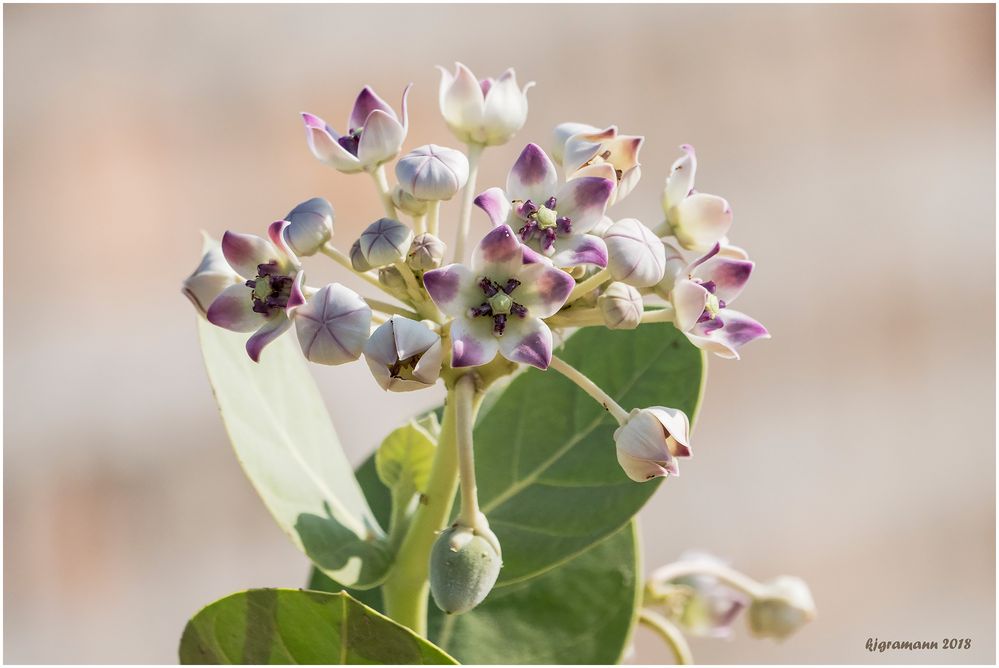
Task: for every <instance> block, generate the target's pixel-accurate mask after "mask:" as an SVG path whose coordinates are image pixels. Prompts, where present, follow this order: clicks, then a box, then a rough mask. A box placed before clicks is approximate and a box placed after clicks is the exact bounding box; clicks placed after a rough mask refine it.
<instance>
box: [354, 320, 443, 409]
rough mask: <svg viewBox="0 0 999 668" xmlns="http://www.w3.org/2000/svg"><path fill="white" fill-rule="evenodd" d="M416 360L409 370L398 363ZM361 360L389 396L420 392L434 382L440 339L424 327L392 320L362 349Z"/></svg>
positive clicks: (439, 351)
mask: <svg viewBox="0 0 999 668" xmlns="http://www.w3.org/2000/svg"><path fill="white" fill-rule="evenodd" d="M416 356H419V358H418V359H417V361H416V364H415V365H414V366H413V367H412V368H411V369H409V370H404V369H400V368H399V367H398V366H397V365H398V364H399V362H402V361H405V360H409V359H410V358H413V357H416ZM364 358H365V360H366V361H367V363H368V366H369V367H370V368H371V372H372V373H373V374H374V376H375V380H376V381H377V382H378V384H379V385H381V386H382V388H384V389H386V390H390V391H392V392H409V391H412V390H419V389H422V388H425V387H428V386H430V385H433V384H434V383H435V382H437V378H438V377H439V376H440V370H441V362H442V360H443V350H442V347H441V338H440V336H438V335H437V334H436V333H435V332H432V331H431V330H430V329H429V328H428V327H427V326H426V325H424V324H422V323H419V322H415V321H413V320H409V319H408V318H403V317H402V316H398V315H395V316H392V317H391V318H390V319H389V320H388V321H387V322H385V323H383V324H382V325H380V326H379V327H378V328H377V329H376V330H375V331H374V332H373V333H372V334H371V338H369V339H368V342H367V343H366V344H365V345H364Z"/></svg>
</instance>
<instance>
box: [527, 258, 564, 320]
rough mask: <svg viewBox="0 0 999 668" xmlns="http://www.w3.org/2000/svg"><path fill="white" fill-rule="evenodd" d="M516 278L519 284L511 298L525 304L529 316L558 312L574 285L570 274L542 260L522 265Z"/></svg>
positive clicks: (543, 315) (544, 315) (536, 316)
mask: <svg viewBox="0 0 999 668" xmlns="http://www.w3.org/2000/svg"><path fill="white" fill-rule="evenodd" d="M517 279H518V280H519V281H520V286H519V287H518V288H517V289H516V291H515V292H514V293H513V295H512V296H513V300H514V301H515V302H517V303H518V304H521V305H523V306H526V307H527V313H528V315H529V316H530V317H531V318H547V317H549V316H553V315H555V314H556V313H558V310H559V309H560V308H562V305H563V304H565V300H566V299H568V298H569V295H570V294H571V293H572V289H573V288H574V287H576V281H575V280H574V279H573V278H572V276H570V275H569V274H567V273H565V272H564V271H562V270H561V269H557V268H555V267H553V266H552V265H550V264H548V263H542V262H538V263H534V264H528V265H524V267H523V268H522V269H521V270H520V274H519V275H518V276H517Z"/></svg>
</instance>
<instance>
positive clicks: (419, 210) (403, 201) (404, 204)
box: [392, 186, 429, 216]
mask: <svg viewBox="0 0 999 668" xmlns="http://www.w3.org/2000/svg"><path fill="white" fill-rule="evenodd" d="M392 203H393V204H394V205H395V208H397V209H399V210H400V211H402V212H403V213H408V214H409V215H410V216H422V215H423V214H425V213H426V212H427V207H428V206H429V205H428V204H427V202H425V201H423V200H422V199H416V198H415V197H413V196H412V195H410V194H409V193H408V192H406V191H405V190H403V189H402V188H400V187H399V186H396V187H395V188H392Z"/></svg>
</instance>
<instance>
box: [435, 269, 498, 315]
mask: <svg viewBox="0 0 999 668" xmlns="http://www.w3.org/2000/svg"><path fill="white" fill-rule="evenodd" d="M477 283H478V276H476V275H475V274H474V273H472V270H471V269H469V268H468V267H466V266H465V265H463V264H449V265H447V266H445V267H441V268H440V269H432V270H430V271H428V272H425V273H424V274H423V285H424V287H426V289H427V293H428V294H429V295H430V298H431V299H432V300H433V301H434V303H435V304H437V307H438V308H439V309H440V310H441V311H443V312H444V315H448V316H451V317H452V318H459V317H463V316H464V315H465V314H466V313H467V312H468V309H469V308H471V307H472V306H478V303H477V302H476V300H479V302H481V301H483V300H484V295H483V294H482V290H481V289H480V288H479V287H478V285H476V284H477Z"/></svg>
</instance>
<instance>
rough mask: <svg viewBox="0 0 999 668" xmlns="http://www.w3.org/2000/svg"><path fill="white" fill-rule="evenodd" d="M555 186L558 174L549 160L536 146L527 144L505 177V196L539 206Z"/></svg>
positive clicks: (551, 193) (552, 191)
mask: <svg viewBox="0 0 999 668" xmlns="http://www.w3.org/2000/svg"><path fill="white" fill-rule="evenodd" d="M557 185H558V174H557V173H556V172H555V164H554V163H553V162H552V161H551V158H549V157H548V156H547V155H546V154H545V152H544V151H543V150H541V147H540V146H538V145H537V144H528V145H527V146H525V147H524V150H523V151H521V153H520V157H519V158H517V162H515V163H514V164H513V167H512V168H511V169H510V173H509V174H508V175H507V177H506V194H507V195H509V196H510V199H511V200H523V201H527V200H532V201H533V202H534V203H535V204H541V203H542V202H544V201H545V200H546V199H548V198H549V197H550V196H551V195H553V194H554V193H555V191H556V189H557Z"/></svg>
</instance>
